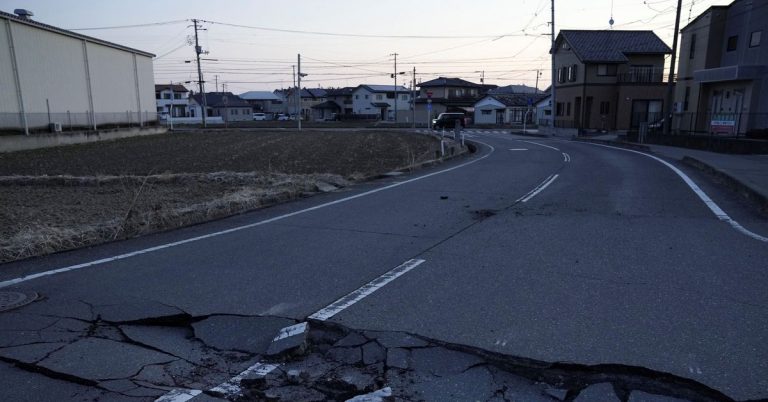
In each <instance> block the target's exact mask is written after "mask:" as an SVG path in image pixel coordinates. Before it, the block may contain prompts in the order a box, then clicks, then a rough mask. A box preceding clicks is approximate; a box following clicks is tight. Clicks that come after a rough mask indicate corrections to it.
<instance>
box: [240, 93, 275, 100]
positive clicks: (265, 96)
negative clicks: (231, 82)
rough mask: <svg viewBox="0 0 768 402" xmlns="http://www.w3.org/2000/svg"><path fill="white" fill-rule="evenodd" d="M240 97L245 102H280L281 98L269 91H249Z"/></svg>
mask: <svg viewBox="0 0 768 402" xmlns="http://www.w3.org/2000/svg"><path fill="white" fill-rule="evenodd" d="M239 96H240V98H241V99H245V100H280V97H278V96H277V95H275V94H274V93H272V92H269V91H248V92H245V93H242V94H240V95H239Z"/></svg>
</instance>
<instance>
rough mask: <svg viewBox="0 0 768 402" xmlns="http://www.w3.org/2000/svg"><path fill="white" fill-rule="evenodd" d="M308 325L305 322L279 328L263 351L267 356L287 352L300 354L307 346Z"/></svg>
mask: <svg viewBox="0 0 768 402" xmlns="http://www.w3.org/2000/svg"><path fill="white" fill-rule="evenodd" d="M308 332H309V326H308V325H307V323H306V322H302V323H299V324H294V325H291V326H288V327H285V328H281V329H280V331H278V333H277V335H276V336H275V337H274V338H273V339H272V343H271V344H270V345H269V348H267V352H266V353H265V354H266V355H267V356H276V355H281V354H285V353H289V352H296V353H298V354H302V353H303V352H304V351H305V350H306V347H307V333H308Z"/></svg>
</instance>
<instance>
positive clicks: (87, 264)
mask: <svg viewBox="0 0 768 402" xmlns="http://www.w3.org/2000/svg"><path fill="white" fill-rule="evenodd" d="M475 142H477V143H479V144H483V145H485V146H487V147H489V148H490V149H491V152H489V153H488V154H487V155H483V156H481V157H479V158H477V159H474V160H471V161H469V162H465V163H462V164H460V165H456V166H454V167H451V168H448V169H443V170H439V171H437V172H432V173H428V174H425V175H423V176H419V177H414V178H413V179H408V180H404V181H401V182H397V183H394V184H390V185H388V186H384V187H380V188H376V189H373V190H370V191H366V192H364V193H360V194H355V195H352V196H349V197H345V198H341V199H338V200H335V201H331V202H326V203H325V204H320V205H316V206H314V207H310V208H306V209H302V210H299V211H294V212H291V213H287V214H284V215H280V216H276V217H274V218H269V219H265V220H263V221H259V222H254V223H250V224H247V225H242V226H237V227H234V228H230V229H226V230H221V231H218V232H213V233H208V234H204V235H201V236H195V237H191V238H189V239H184V240H179V241H175V242H171V243H165V244H161V245H158V246H154V247H149V248H145V249H141V250H136V251H132V252H130V253H125V254H120V255H116V256H113V257H108V258H102V259H99V260H95V261H89V262H85V263H82V264H77V265H70V266H68V267H63V268H57V269H53V270H50V271H44V272H38V273H36V274H30V275H26V276H22V277H19V278H14V279H9V280H6V281H3V282H0V288H4V287H8V286H12V285H17V284H19V283H22V282H27V281H31V280H33V279H38V278H42V277H45V276H51V275H56V274H60V273H64V272H69V271H75V270H78V269H82V268H87V267H92V266H95V265H101V264H105V263H108V262H113V261H118V260H124V259H126V258H131V257H135V256H137V255H142V254H147V253H151V252H154V251H159V250H163V249H166V248H170V247H176V246H180V245H183V244H187V243H192V242H196V241H199V240H204V239H208V238H211V237H216V236H221V235H224V234H228V233H233V232H238V231H241V230H245V229H250V228H254V227H257V226H261V225H266V224H268V223H272V222H277V221H279V220H283V219H286V218H290V217H292V216H296V215H301V214H304V213H307V212H311V211H316V210H318V209H322V208H325V207H329V206H331V205H336V204H341V203H343V202H347V201H351V200H354V199H357V198H361V197H365V196H369V195H371V194H376V193H378V192H381V191H385V190H389V189H392V188H395V187H399V186H402V185H405V184H408V183H413V182H415V181H419V180H423V179H426V178H429V177H432V176H436V175H439V174H443V173H447V172H450V171H453V170H456V169H460V168H463V167H465V166H468V165H471V164H473V163H477V162H479V161H481V160H483V159H485V158H487V157H489V156H491V154H493V153H494V152H495V151H496V148H494V147H493V146H492V145H490V144H486V143H484V142H481V141H475Z"/></svg>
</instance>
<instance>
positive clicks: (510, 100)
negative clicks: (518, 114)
mask: <svg viewBox="0 0 768 402" xmlns="http://www.w3.org/2000/svg"><path fill="white" fill-rule="evenodd" d="M547 96H549V95H547V94H509V95H488V96H486V97H485V98H483V99H480V100H479V101H478V103H479V102H481V101H483V100H484V99H487V98H491V99H493V100H495V101H497V102H499V103H501V104H502V105H504V106H528V99H531V105H534V104H536V103H538V102H539V101H541V100H542V99H544V98H546V97H547Z"/></svg>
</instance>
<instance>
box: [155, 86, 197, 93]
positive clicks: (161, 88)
mask: <svg viewBox="0 0 768 402" xmlns="http://www.w3.org/2000/svg"><path fill="white" fill-rule="evenodd" d="M171 86H173V92H179V93H181V92H185V93H186V92H189V90H188V89H187V88H186V87H184V85H178V84H173V85H171V84H165V85H162V84H155V92H160V91H165V90H166V89H170V88H171Z"/></svg>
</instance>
